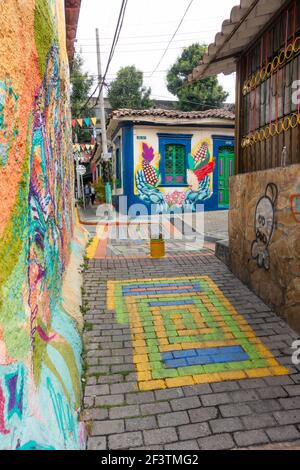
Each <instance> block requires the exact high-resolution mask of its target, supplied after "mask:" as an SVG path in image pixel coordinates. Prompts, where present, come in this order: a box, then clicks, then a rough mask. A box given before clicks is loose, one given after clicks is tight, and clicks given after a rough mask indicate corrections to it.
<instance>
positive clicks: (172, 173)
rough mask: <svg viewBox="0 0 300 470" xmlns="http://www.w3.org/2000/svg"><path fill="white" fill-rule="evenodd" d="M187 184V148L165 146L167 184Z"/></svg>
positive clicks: (182, 146) (174, 145) (177, 145)
mask: <svg viewBox="0 0 300 470" xmlns="http://www.w3.org/2000/svg"><path fill="white" fill-rule="evenodd" d="M185 183H186V148H185V146H184V145H181V144H166V145H165V184H167V185H170V186H174V185H181V184H185Z"/></svg>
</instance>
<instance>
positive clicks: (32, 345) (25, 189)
mask: <svg viewBox="0 0 300 470" xmlns="http://www.w3.org/2000/svg"><path fill="white" fill-rule="evenodd" d="M65 43H66V41H65V18H64V1H63V0H26V1H24V0H2V1H1V2H0V56H1V61H0V449H78V448H81V447H83V445H84V443H83V439H82V437H83V434H82V427H81V426H80V425H79V423H78V414H79V411H80V403H81V380H80V379H81V337H80V323H81V319H80V316H79V315H78V310H79V306H78V303H77V304H76V302H75V303H74V298H75V295H73V292H74V291H73V290H72V286H71V282H70V278H69V277H68V276H66V272H67V267H68V265H70V263H71V267H72V269H73V270H74V269H76V270H77V272H78V268H79V265H80V259H81V257H82V256H81V255H82V246H83V243H84V234H82V233H80V232H79V231H78V230H76V231H75V233H74V229H73V227H74V220H73V219H74V217H73V206H74V201H73V196H72V194H73V178H74V175H73V162H72V135H71V125H70V122H71V118H70V110H69V64H68V58H67V53H66V46H65ZM75 278H76V276H75ZM78 282H80V280H78V278H76V289H75V291H76V298H77V299H78V297H80V288H78ZM78 289H79V295H78ZM63 293H64V295H65V296H68V297H69V298H70V299H72V302H73V303H72V304H71V305H70V304H69V303H68V299H66V298H64V295H63ZM79 301H80V300H79V299H78V302H79ZM76 305H77V307H76ZM69 306H70V308H69Z"/></svg>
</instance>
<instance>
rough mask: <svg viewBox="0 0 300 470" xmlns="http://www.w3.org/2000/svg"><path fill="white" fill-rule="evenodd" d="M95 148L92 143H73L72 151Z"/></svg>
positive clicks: (90, 150) (84, 150) (88, 150)
mask: <svg viewBox="0 0 300 470" xmlns="http://www.w3.org/2000/svg"><path fill="white" fill-rule="evenodd" d="M94 148H95V145H92V144H74V145H73V151H74V152H82V151H83V152H92V151H93V150H94Z"/></svg>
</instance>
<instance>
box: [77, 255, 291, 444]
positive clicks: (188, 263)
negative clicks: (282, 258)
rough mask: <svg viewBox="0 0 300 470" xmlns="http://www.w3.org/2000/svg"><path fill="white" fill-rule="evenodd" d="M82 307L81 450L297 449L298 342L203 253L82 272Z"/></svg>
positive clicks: (99, 265) (94, 263)
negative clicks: (84, 445) (84, 446)
mask: <svg viewBox="0 0 300 470" xmlns="http://www.w3.org/2000/svg"><path fill="white" fill-rule="evenodd" d="M84 297H85V299H84V300H85V302H86V303H87V305H88V308H87V313H86V314H85V333H84V341H85V355H86V359H85V360H86V365H87V371H86V372H87V380H86V387H85V397H84V405H85V412H84V417H85V420H86V422H87V429H88V432H89V439H88V449H99V450H100V449H112V450H116V449H120V450H122V449H131V448H134V449H147V450H151V449H154V450H161V449H164V450H198V449H212V450H213V449H235V448H246V447H255V446H266V447H267V448H268V447H269V446H272V445H275V447H276V446H279V443H280V444H281V445H282V443H292V445H298V446H299V442H300V367H298V366H297V367H296V366H293V365H292V363H291V355H292V349H291V346H292V343H293V341H294V340H295V339H297V338H298V336H297V335H296V334H295V333H294V332H293V331H292V330H291V329H290V328H289V327H288V326H287V325H286V324H285V323H284V322H283V321H282V320H280V319H279V318H278V317H277V316H276V315H275V314H274V313H272V312H271V310H270V309H269V308H268V307H266V306H265V305H264V304H263V303H262V302H261V301H260V300H259V299H258V298H257V297H256V296H255V295H253V294H252V293H251V292H250V291H249V290H248V289H247V288H246V287H245V286H243V285H242V284H241V283H240V282H239V281H238V280H237V279H236V278H235V277H234V276H233V275H232V274H231V273H230V272H229V271H228V269H227V268H226V267H225V266H224V265H223V264H222V263H221V262H219V261H218V260H217V259H216V258H215V257H214V256H213V254H212V253H211V252H210V251H209V250H204V251H202V252H200V253H199V254H197V253H193V254H191V253H188V254H187V253H179V252H178V253H177V255H176V256H172V257H170V258H166V259H163V260H151V259H142V258H141V259H138V258H136V259H124V258H123V259H122V258H120V259H117V258H113V259H109V258H106V259H98V260H90V261H89V263H88V269H87V271H86V273H85V294H84ZM287 448H289V445H287Z"/></svg>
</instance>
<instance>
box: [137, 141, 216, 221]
mask: <svg viewBox="0 0 300 470" xmlns="http://www.w3.org/2000/svg"><path fill="white" fill-rule="evenodd" d="M160 160H161V156H160V155H159V154H155V151H154V149H153V147H150V146H148V145H147V143H145V142H142V143H141V158H140V163H139V165H138V166H137V168H136V169H135V175H136V176H135V183H136V193H137V194H138V196H139V198H140V199H141V200H142V201H143V202H144V203H145V204H147V205H151V204H155V205H157V212H165V213H168V212H170V211H172V212H174V211H175V212H176V211H182V210H186V211H191V212H194V211H196V208H197V205H198V204H203V203H204V201H206V200H208V199H209V198H210V197H211V196H212V194H213V172H214V168H215V161H214V158H213V157H212V152H211V142H209V140H208V139H205V140H202V141H201V142H199V143H198V144H197V145H196V146H195V148H194V149H193V150H192V152H191V154H190V155H188V163H187V168H186V169H185V171H186V182H187V184H186V185H185V186H184V187H180V186H179V187H176V183H175V182H174V186H173V187H170V188H166V187H162V186H161V183H162V175H161V173H160V170H159V168H160ZM167 178H168V177H166V179H167ZM179 178H180V179H179ZM182 180H183V177H182V176H177V179H176V181H177V182H178V183H182V182H183V181H182Z"/></svg>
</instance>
